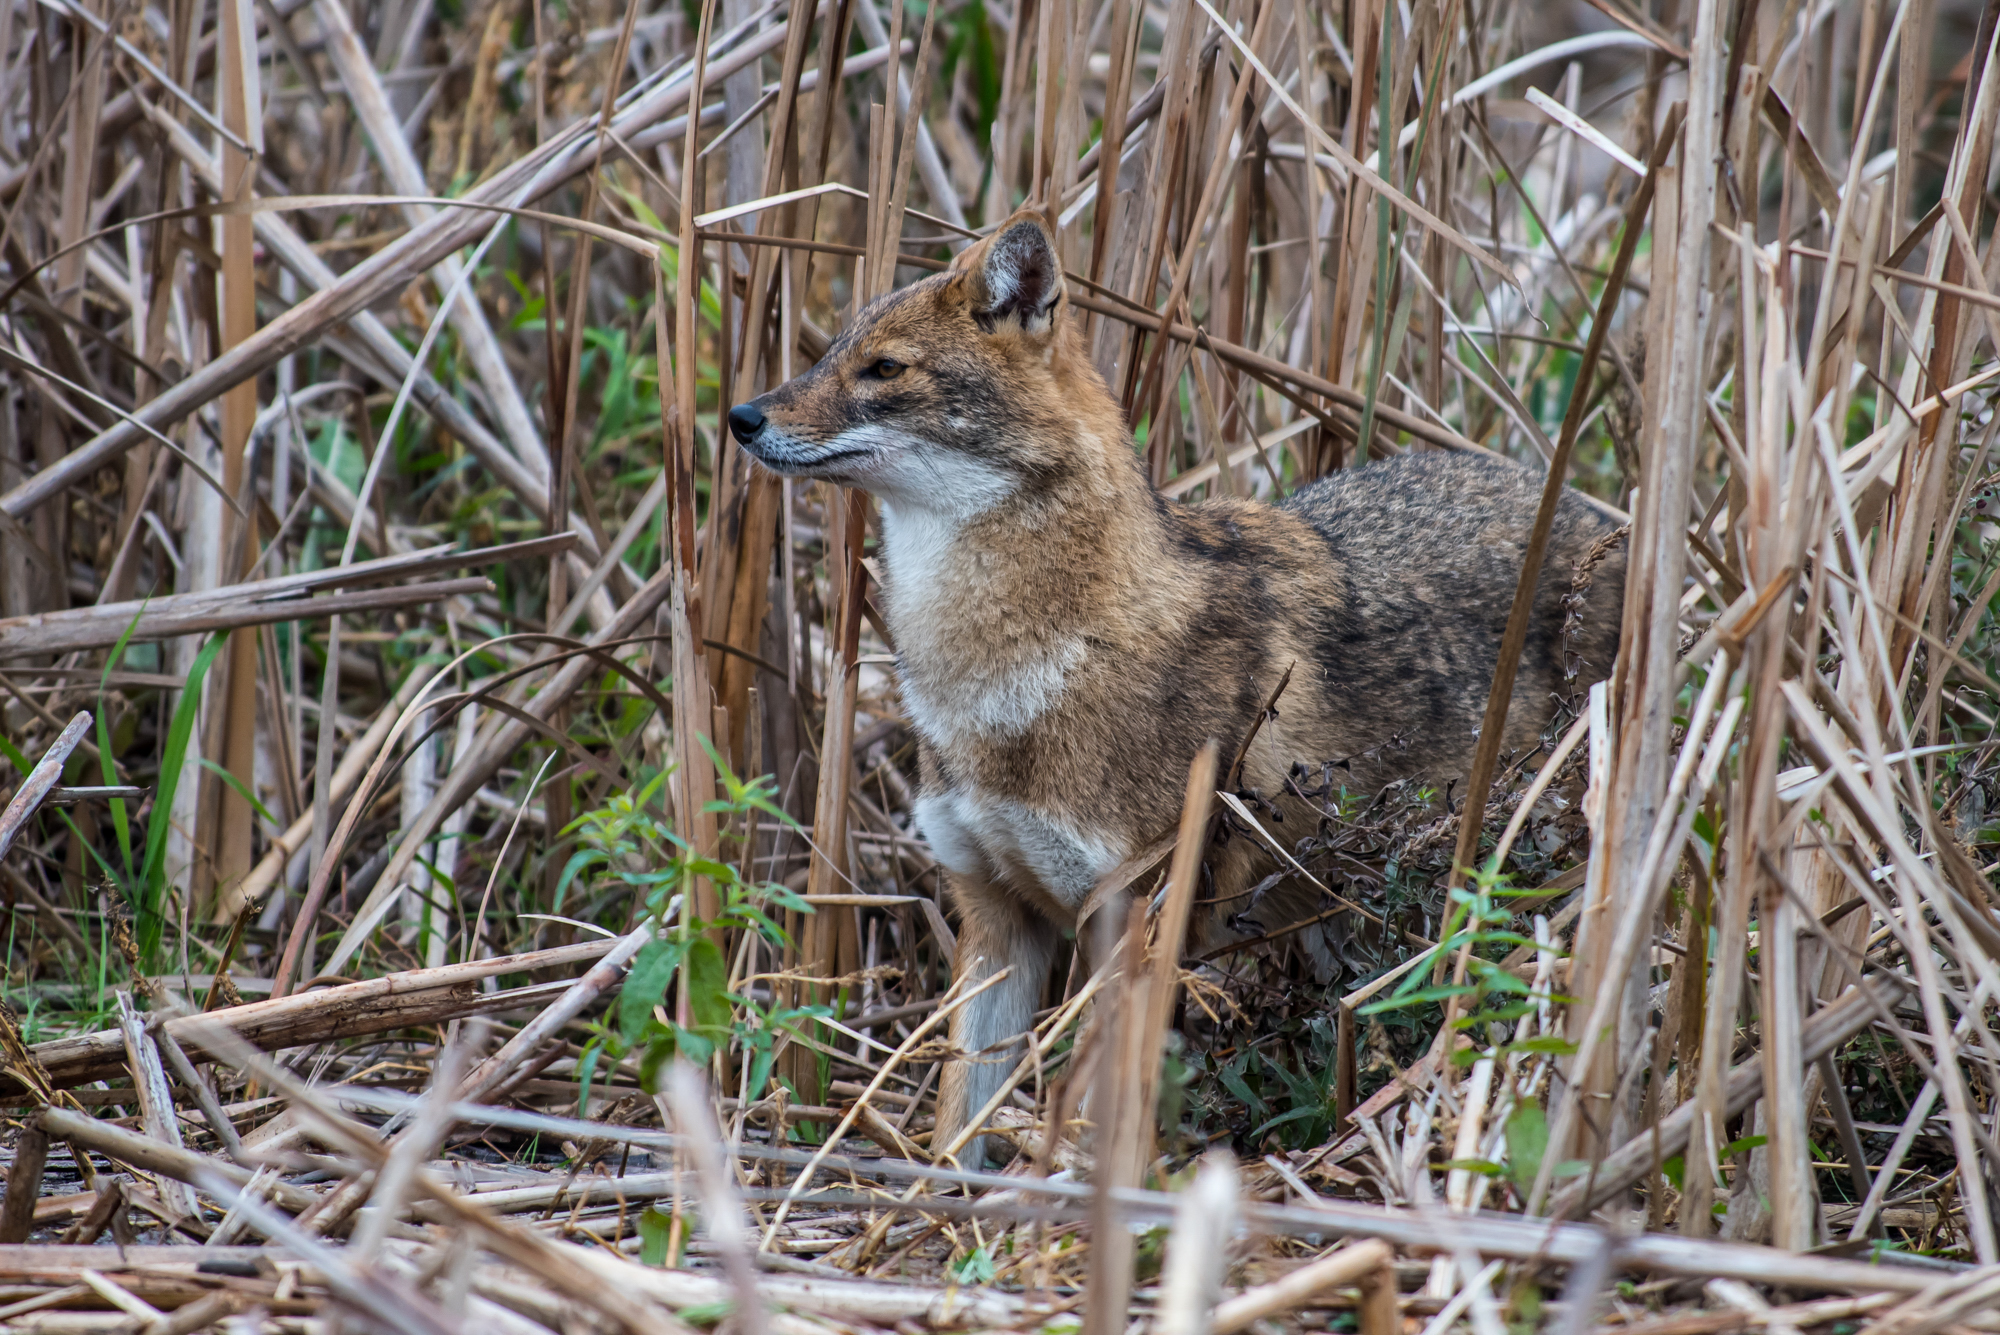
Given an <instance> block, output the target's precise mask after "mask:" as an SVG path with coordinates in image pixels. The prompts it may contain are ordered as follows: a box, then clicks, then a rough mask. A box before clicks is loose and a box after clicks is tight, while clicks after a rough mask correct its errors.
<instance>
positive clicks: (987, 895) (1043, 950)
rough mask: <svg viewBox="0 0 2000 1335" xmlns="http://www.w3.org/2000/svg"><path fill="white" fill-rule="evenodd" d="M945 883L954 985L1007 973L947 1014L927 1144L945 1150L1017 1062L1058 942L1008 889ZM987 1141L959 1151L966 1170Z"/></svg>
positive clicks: (981, 1158)
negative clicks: (944, 1056)
mask: <svg viewBox="0 0 2000 1335" xmlns="http://www.w3.org/2000/svg"><path fill="white" fill-rule="evenodd" d="M947 884H948V886H949V888H950V891H951V898H952V901H953V902H954V903H955V904H956V905H957V906H958V911H959V914H960V918H961V925H960V927H959V934H958V957H957V958H956V959H955V960H954V961H953V964H952V973H953V981H954V982H957V983H959V984H961V986H962V988H973V987H977V986H979V984H980V983H982V982H985V981H986V980H987V979H988V978H991V977H992V976H993V975H994V974H996V973H998V972H999V971H1000V970H1002V969H1005V970H1007V976H1006V977H1005V978H1003V979H1001V980H1000V981H999V982H997V983H994V984H992V985H991V986H990V987H988V988H987V989H986V990H985V991H983V992H981V993H980V994H979V995H978V996H976V997H974V998H973V999H972V1000H971V1001H969V1002H967V1003H966V1004H965V1005H963V1006H961V1007H960V1008H959V1009H958V1010H957V1012H955V1013H954V1014H953V1015H952V1017H951V1045H952V1047H953V1048H955V1049H956V1050H957V1051H958V1053H959V1054H960V1055H958V1056H956V1057H954V1059H953V1060H951V1061H949V1062H947V1063H946V1064H945V1068H944V1078H943V1079H942V1080H941V1081H940V1082H939V1084H938V1117H937V1130H936V1131H935V1133H933V1135H932V1137H931V1145H932V1146H933V1147H934V1148H936V1149H943V1148H944V1147H945V1146H947V1145H949V1144H950V1143H951V1141H952V1140H953V1139H954V1138H955V1137H956V1136H957V1135H958V1133H959V1131H960V1130H962V1129H963V1128H964V1127H965V1125H966V1123H967V1121H968V1120H969V1119H971V1118H972V1117H973V1116H975V1115H977V1114H978V1113H979V1112H980V1110H981V1109H983V1108H984V1107H985V1106H986V1104H987V1101H988V1100H990V1099H991V1098H992V1097H993V1095H994V1093H995V1091H997V1090H998V1089H999V1088H1000V1086H1001V1084H1002V1083H1003V1082H1004V1081H1005V1080H1006V1078H1007V1076H1008V1074H1009V1073H1010V1072H1012V1071H1013V1069H1014V1067H1015V1065H1016V1064H1017V1063H1019V1061H1020V1059H1021V1053H1022V1051H1023V1044H1022V1042H1021V1036H1022V1035H1023V1034H1025V1033H1026V1032H1027V1030H1028V1027H1029V1025H1030V1024H1031V1023H1032V1022H1033V1020H1034V1015H1035V1006H1036V1003H1037V1002H1039V1001H1040V1000H1041V996H1042V993H1043V991H1044V990H1045V989H1046V987H1047V985H1048V979H1049V964H1050V961H1052V960H1053V959H1054V958H1055V950H1056V943H1057V940H1058V939H1059V936H1058V933H1057V931H1056V928H1055V925H1054V924H1053V923H1051V922H1049V921H1048V920H1047V919H1046V918H1044V917H1042V915H1041V914H1039V913H1037V912H1036V911H1035V910H1034V909H1033V908H1031V907H1029V906H1028V905H1027V904H1026V903H1025V902H1023V901H1022V899H1021V898H1020V897H1019V896H1018V895H1015V894H1013V893H1011V892H1009V891H1008V890H1006V889H1004V888H1002V887H1000V886H996V885H993V884H991V883H989V882H986V881H984V880H975V879H974V878H971V877H965V876H958V875H952V876H950V877H949V878H948V880H947ZM986 1140H987V1137H984V1136H981V1137H978V1138H976V1139H974V1140H973V1141H972V1142H971V1143H970V1144H968V1145H967V1146H966V1148H965V1149H964V1150H963V1151H962V1152H961V1153H960V1154H959V1161H960V1162H961V1163H963V1164H965V1165H966V1166H968V1167H976V1166H978V1165H980V1164H982V1163H984V1162H985V1154H986V1144H985V1142H986Z"/></svg>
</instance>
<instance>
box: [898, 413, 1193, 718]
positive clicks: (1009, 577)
mask: <svg viewBox="0 0 2000 1335" xmlns="http://www.w3.org/2000/svg"><path fill="white" fill-rule="evenodd" d="M1066 444H1069V445H1071V446H1073V447H1074V448H1073V449H1071V450H1066V451H1063V452H1062V453H1061V456H1060V457H1062V458H1064V459H1065V460H1066V461H1068V460H1073V461H1074V464H1075V466H1074V467H1071V466H1069V465H1068V464H1067V462H1066V463H1065V466H1064V468H1063V471H1062V472H1061V473H1060V474H1059V475H1058V476H1056V477H1054V478H1053V479H1052V480H1050V481H1048V482H1046V483H1044V484H1041V485H1037V486H1033V487H1023V488H1022V489H1021V490H1019V491H1017V492H1015V493H1013V494H1011V495H1009V496H1007V497H1006V498H1005V499H1003V500H1001V501H999V502H998V503H996V504H992V505H990V506H987V507H986V508H983V509H979V510H977V511H975V512H970V513H968V512H966V511H965V510H954V509H952V508H950V507H949V506H947V505H942V504H940V505H921V506H920V505H912V504H909V503H908V502H903V503H900V504H899V503H897V502H896V501H893V500H885V501H884V503H883V507H882V536H883V567H884V572H885V581H884V593H885V595H886V597H885V599H884V606H885V610H886V611H887V613H888V622H889V630H890V632H891V634H893V635H894V636H895V639H896V648H897V652H898V655H899V657H900V661H901V665H902V677H903V684H904V695H905V701H906V704H907V705H908V706H909V707H910V709H911V712H912V714H913V717H914V719H915V721H916V723H917V725H918V728H919V730H920V731H922V732H924V733H925V734H926V736H927V737H928V738H929V739H930V740H931V741H932V742H933V744H936V745H941V746H943V745H948V744H949V742H950V740H951V739H952V738H968V737H978V736H983V737H988V738H990V737H993V736H995V735H1001V736H1005V735H1013V734H1018V733H1019V732H1021V731H1023V730H1025V729H1026V728H1027V727H1029V726H1031V725H1032V724H1033V722H1034V721H1035V720H1036V719H1037V718H1039V717H1040V716H1041V715H1043V714H1044V713H1046V712H1047V711H1048V710H1049V709H1050V708H1052V707H1053V706H1054V705H1055V704H1057V703H1058V702H1059V701H1060V699H1061V698H1062V697H1063V695H1064V694H1065V692H1066V690H1067V688H1068V686H1069V685H1070V684H1071V682H1072V680H1073V678H1074V677H1075V675H1076V673H1077V672H1079V671H1080V670H1083V669H1085V667H1086V665H1087V664H1088V663H1089V662H1090V660H1091V659H1092V658H1093V657H1099V656H1106V657H1115V656H1116V655H1117V654H1118V652H1119V649H1120V648H1121V647H1122V646H1125V645H1127V644H1131V643H1134V642H1135V640H1136V639H1137V638H1144V637H1150V636H1152V635H1156V634H1157V633H1158V631H1159V628H1160V627H1161V625H1162V624H1163V622H1166V621H1171V620H1173V619H1175V618H1177V617H1178V616H1179V615H1181V614H1182V612H1183V610H1184V609H1181V608H1178V607H1177V606H1176V603H1177V598H1176V589H1175V585H1176V582H1177V581H1176V563H1175V561H1174V560H1173V558H1172V555H1171V544H1170V543H1168V542H1167V541H1166V535H1165V527H1166V525H1167V523H1168V517H1167V515H1166V514H1165V513H1164V512H1163V511H1162V509H1161V508H1160V506H1159V505H1158V503H1157V500H1156V498H1155V497H1154V495H1153V493H1152V491H1151V489H1150V488H1149V487H1148V486H1147V485H1146V482H1145V479H1144V478H1143V476H1141V474H1140V473H1139V471H1138V469H1137V468H1135V467H1134V466H1133V461H1132V456H1131V447H1130V445H1129V444H1127V443H1126V442H1125V441H1123V440H1122V439H1116V438H1114V439H1111V440H1109V441H1105V440H1101V439H1096V438H1088V439H1078V440H1075V441H1071V442H1066ZM1055 453H1056V452H1055V451H1052V452H1051V454H1052V455H1054V454H1055Z"/></svg>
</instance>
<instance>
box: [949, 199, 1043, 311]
mask: <svg viewBox="0 0 2000 1335" xmlns="http://www.w3.org/2000/svg"><path fill="white" fill-rule="evenodd" d="M958 263H959V265H960V266H962V267H963V268H965V269H967V270H969V278H970V280H971V293H970V295H971V298H972V314H973V318H974V319H976V320H978V321H979V323H980V325H981V326H982V327H983V328H985V329H987V330H988V331H989V332H990V331H992V330H994V329H996V328H998V327H999V326H1000V325H1001V324H1002V323H1003V322H1009V321H1011V322H1016V323H1018V324H1019V325H1020V326H1021V329H1022V331H1023V332H1025V333H1028V334H1031V335H1037V336H1039V335H1045V334H1047V333H1049V331H1050V330H1052V329H1053V328H1054V327H1055V313H1056V304H1057V303H1058V302H1060V301H1061V300H1062V296H1063V276H1062V260H1061V258H1060V257H1059V256H1058V255H1057V254H1056V242H1055V236H1054V235H1053V234H1052V233H1051V231H1050V220H1049V218H1048V217H1047V215H1045V214H1044V213H1043V212H1042V211H1041V210H1039V209H1022V210H1021V211H1020V212H1019V213H1016V214H1015V215H1014V216H1013V217H1012V218H1009V219H1008V220H1007V222H1006V224H1005V225H1004V226H1002V227H1001V228H1000V230H999V231H997V232H995V233H994V234H993V235H992V236H990V237H988V238H987V239H986V240H985V241H984V242H982V243H980V244H979V245H977V246H974V247H973V248H972V249H971V250H968V251H966V252H965V253H964V254H962V255H960V256H959V258H958Z"/></svg>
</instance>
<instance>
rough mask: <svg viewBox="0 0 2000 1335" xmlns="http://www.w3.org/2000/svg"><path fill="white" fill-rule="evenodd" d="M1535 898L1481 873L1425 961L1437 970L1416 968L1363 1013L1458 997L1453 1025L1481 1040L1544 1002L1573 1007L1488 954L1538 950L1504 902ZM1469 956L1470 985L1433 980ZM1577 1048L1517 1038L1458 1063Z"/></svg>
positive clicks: (1459, 898) (1467, 1053) (1457, 896)
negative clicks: (1513, 924)
mask: <svg viewBox="0 0 2000 1335" xmlns="http://www.w3.org/2000/svg"><path fill="white" fill-rule="evenodd" d="M1528 893H1531V892H1529V891H1522V890H1516V889H1514V888H1512V886H1511V885H1510V884H1509V881H1508V877H1507V875H1506V873H1504V872H1502V871H1501V870H1500V869H1499V868H1498V867H1496V866H1493V865H1491V864H1489V865H1488V866H1486V867H1485V868H1484V869H1483V870H1480V871H1477V872H1475V873H1474V874H1473V878H1472V884H1471V885H1470V886H1468V887H1465V888H1462V889H1457V890H1453V891H1452V892H1451V911H1450V913H1449V914H1448V915H1447V917H1446V918H1445V930H1444V932H1443V933H1442V939H1441V940H1440V941H1439V942H1438V944H1437V945H1436V946H1435V947H1434V948H1432V950H1431V951H1430V952H1429V953H1428V954H1427V955H1426V956H1425V957H1424V958H1425V962H1426V963H1428V964H1429V965H1431V966H1432V967H1431V968H1425V967H1423V966H1422V965H1419V966H1418V967H1416V968H1413V969H1411V970H1410V973H1409V976H1408V977H1406V978H1404V979H1403V981H1402V982H1401V983H1400V984H1398V985H1397V987H1396V990H1395V991H1394V992H1392V993H1390V994H1389V995H1388V996H1387V997H1385V998H1384V999H1382V1000H1381V1001H1377V1002H1374V1003H1372V1004H1370V1005H1367V1006H1363V1007H1362V1008H1361V1009H1360V1011H1359V1012H1358V1013H1359V1014H1361V1015H1379V1014H1382V1013H1383V1012H1385V1011H1395V1010H1406V1009H1408V1008H1411V1007H1416V1006H1424V1005H1429V1004H1433V1003H1435V1004H1440V1005H1442V1004H1445V1003H1447V1002H1449V1001H1451V1000H1452V999H1453V998H1462V999H1463V1004H1462V1005H1461V1006H1460V1007H1459V1014H1458V1016H1457V1017H1456V1018H1455V1019H1454V1020H1453V1021H1452V1024H1453V1027H1454V1028H1457V1029H1460V1030H1469V1031H1471V1032H1473V1033H1474V1034H1478V1033H1481V1032H1490V1031H1488V1030H1487V1029H1486V1026H1489V1025H1498V1024H1504V1023H1506V1022H1508V1021H1512V1020H1518V1019H1520V1018H1521V1017H1522V1016H1524V1015H1530V1014H1533V1013H1534V1011H1535V1009H1536V1007H1538V1006H1539V1005H1541V1004H1542V1003H1543V1002H1560V1003H1567V1002H1569V1001H1570V1000H1571V998H1569V997H1565V996H1559V995H1557V994H1556V993H1553V992H1537V991H1535V990H1534V989H1533V988H1532V987H1530V986H1529V985H1528V984H1527V983H1524V982H1522V981H1521V980H1520V979H1519V978H1516V977H1515V976H1514V975H1513V973H1512V972H1511V971H1509V970H1507V969H1505V968H1503V967H1501V964H1500V962H1499V961H1498V960H1496V959H1490V958H1488V957H1487V956H1486V955H1483V954H1481V953H1480V952H1481V949H1482V948H1484V949H1486V950H1488V951H1493V952H1496V953H1498V952H1499V951H1504V950H1511V949H1513V948H1514V947H1516V946H1524V945H1526V946H1532V945H1534V944H1535V942H1534V941H1533V940H1532V939H1530V938H1528V937H1525V936H1522V935H1521V934H1520V933H1519V932H1516V931H1512V930H1510V929H1509V928H1508V927H1507V926H1506V924H1507V923H1508V922H1510V921H1511V920H1512V919H1513V916H1514V915H1513V911H1512V910H1511V909H1509V908H1508V907H1507V906H1506V904H1505V903H1504V901H1505V900H1507V899H1510V898H1515V897H1518V896H1520V895H1523V894H1528ZM1461 951H1463V952H1464V954H1465V980H1464V981H1463V982H1455V981H1445V982H1440V983H1431V982H1429V981H1428V980H1429V979H1430V977H1431V974H1432V972H1433V970H1434V969H1435V968H1436V967H1437V966H1438V965H1439V964H1440V963H1443V964H1445V965H1446V966H1447V967H1453V966H1452V961H1453V960H1454V958H1455V957H1456V956H1457V955H1458V954H1459V953H1460V952H1461ZM1573 1050H1574V1045H1573V1044H1571V1043H1569V1042H1567V1041H1566V1040H1563V1039H1559V1038H1555V1037H1549V1036H1541V1037H1532V1038H1521V1037H1517V1038H1515V1039H1513V1040H1512V1041H1510V1042H1506V1043H1499V1044H1496V1045H1494V1046H1492V1047H1490V1048H1484V1049H1482V1048H1481V1047H1479V1046H1478V1045H1475V1046H1473V1047H1471V1048H1465V1049H1459V1050H1456V1051H1454V1052H1453V1053H1452V1060H1453V1061H1454V1062H1456V1063H1458V1064H1459V1065H1470V1064H1471V1063H1473V1062H1474V1061H1477V1060H1478V1059H1479V1058H1480V1057H1482V1056H1486V1055H1489V1054H1491V1055H1505V1054H1508V1053H1515V1052H1524V1053H1546V1054H1555V1053H1565V1052H1570V1051H1573Z"/></svg>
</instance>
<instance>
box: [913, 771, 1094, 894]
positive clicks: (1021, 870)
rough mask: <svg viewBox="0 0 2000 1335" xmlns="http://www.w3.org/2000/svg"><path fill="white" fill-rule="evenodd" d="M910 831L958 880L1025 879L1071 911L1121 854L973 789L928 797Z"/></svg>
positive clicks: (1044, 816)
mask: <svg viewBox="0 0 2000 1335" xmlns="http://www.w3.org/2000/svg"><path fill="white" fill-rule="evenodd" d="M916 815H917V828H918V830H919V831H920V832H921V833H922V834H923V836H924V838H925V839H927V840H929V841H930V845H931V850H932V851H933V852H934V853H936V854H937V858H938V861H940V862H942V863H944V865H945V866H946V867H947V868H949V869H950V870H952V871H954V872H957V873H958V874H959V875H961V876H978V877H986V878H995V879H1000V880H1004V881H1014V882H1016V883H1018V882H1020V881H1022V880H1026V881H1029V882H1030V883H1032V884H1033V885H1035V886H1038V887H1039V888H1041V889H1042V890H1044V891H1046V892H1047V893H1048V895H1049V896H1050V897H1051V898H1053V899H1054V900H1056V901H1057V902H1058V903H1060V904H1063V905H1064V906H1066V907H1068V908H1071V909H1075V908H1078V907H1081V906H1082V904H1083V901H1084V900H1085V899H1087V898H1089V896H1090V892H1091V890H1092V889H1093V888H1095V887H1096V885H1097V883H1098V881H1099V880H1101V879H1102V878H1103V877H1104V875H1105V874H1106V873H1108V872H1110V871H1111V870H1112V869H1113V868H1115V867H1116V866H1117V865H1118V864H1119V863H1120V862H1121V861H1123V858H1124V854H1123V852H1122V851H1121V850H1120V849H1117V848H1115V847H1113V846H1112V845H1111V844H1110V843H1108V842H1106V841H1105V840H1104V839H1103V838H1101V837H1099V836H1096V835H1088V834H1085V833H1084V832H1082V831H1081V830H1078V829H1075V828H1073V827H1071V826H1070V825H1068V824H1067V823H1066V822H1064V821H1060V820H1057V819H1056V818H1055V817H1053V816H1050V815H1048V814H1046V813H1044V812H1040V811H1036V810H1034V809H1032V808H1030V807H1028V806H1025V805H1023V804H1022V803H1020V802H1016V801H1013V800H1012V799H1009V798H1004V797H995V796H993V795H992V794H990V793H981V792H978V791H977V790H971V791H965V790H961V791H955V792H945V793H928V794H926V795H924V796H923V797H921V798H919V799H918V800H917V810H916Z"/></svg>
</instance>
